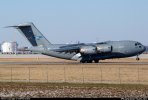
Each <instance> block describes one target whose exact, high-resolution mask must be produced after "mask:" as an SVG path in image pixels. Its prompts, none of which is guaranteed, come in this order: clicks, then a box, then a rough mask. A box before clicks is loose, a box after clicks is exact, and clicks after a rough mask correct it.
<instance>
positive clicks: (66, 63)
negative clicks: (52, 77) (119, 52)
mask: <svg viewBox="0 0 148 100" xmlns="http://www.w3.org/2000/svg"><path fill="white" fill-rule="evenodd" d="M0 65H148V62H100V63H79V62H0Z"/></svg>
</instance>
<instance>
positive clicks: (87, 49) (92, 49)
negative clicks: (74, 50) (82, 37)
mask: <svg viewBox="0 0 148 100" xmlns="http://www.w3.org/2000/svg"><path fill="white" fill-rule="evenodd" d="M110 52H112V46H111V45H108V44H99V45H96V46H83V47H81V48H80V53H83V54H99V53H110Z"/></svg>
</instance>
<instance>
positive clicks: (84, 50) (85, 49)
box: [80, 46, 97, 54]
mask: <svg viewBox="0 0 148 100" xmlns="http://www.w3.org/2000/svg"><path fill="white" fill-rule="evenodd" d="M80 53H83V54H96V53H97V47H94V46H83V47H81V49H80Z"/></svg>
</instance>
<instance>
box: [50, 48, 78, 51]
mask: <svg viewBox="0 0 148 100" xmlns="http://www.w3.org/2000/svg"><path fill="white" fill-rule="evenodd" d="M79 50H80V48H79V47H65V48H59V49H53V50H52V51H55V52H79Z"/></svg>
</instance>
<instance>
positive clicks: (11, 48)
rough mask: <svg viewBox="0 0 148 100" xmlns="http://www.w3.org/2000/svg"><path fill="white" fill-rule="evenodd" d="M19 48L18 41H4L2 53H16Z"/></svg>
mask: <svg viewBox="0 0 148 100" xmlns="http://www.w3.org/2000/svg"><path fill="white" fill-rule="evenodd" d="M17 48H18V44H17V42H3V43H2V44H1V52H2V54H16V53H17Z"/></svg>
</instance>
